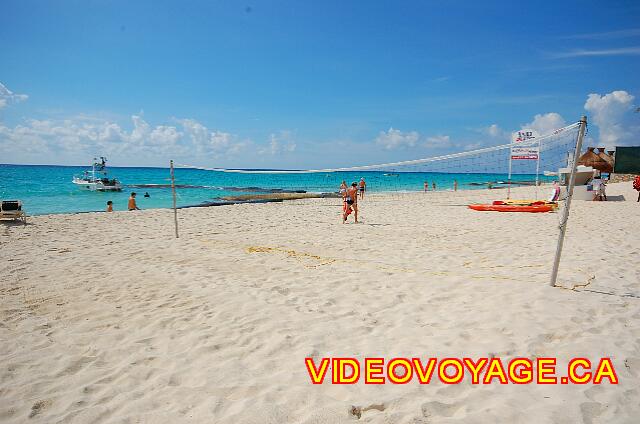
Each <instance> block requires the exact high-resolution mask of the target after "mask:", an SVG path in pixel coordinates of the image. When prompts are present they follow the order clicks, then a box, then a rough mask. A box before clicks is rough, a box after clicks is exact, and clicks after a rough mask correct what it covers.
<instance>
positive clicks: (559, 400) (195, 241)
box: [0, 183, 640, 423]
mask: <svg viewBox="0 0 640 424" xmlns="http://www.w3.org/2000/svg"><path fill="white" fill-rule="evenodd" d="M533 190H534V188H533V187H523V188H517V189H514V197H520V198H530V197H531V196H532V195H533ZM608 195H609V196H610V198H611V199H612V200H614V201H609V202H583V201H574V203H573V207H572V212H571V217H570V220H569V228H568V233H567V239H566V242H565V249H564V254H563V260H562V264H561V268H560V278H559V282H560V284H561V285H562V286H563V287H564V288H552V287H550V286H549V284H548V280H549V274H550V271H551V263H552V258H553V254H554V252H555V248H556V239H557V233H558V228H557V224H558V220H559V214H558V213H548V214H515V213H512V214H508V213H491V212H476V211H472V210H469V209H468V208H466V207H465V206H464V205H466V204H467V203H470V202H486V201H490V200H495V199H497V198H501V197H502V196H504V192H499V191H496V190H478V191H459V192H456V193H453V192H435V193H433V192H430V193H393V194H386V195H382V194H377V195H376V194H373V195H369V196H368V197H367V198H366V199H365V200H364V201H363V202H362V203H361V217H362V221H363V223H361V224H359V225H355V224H353V223H350V224H346V225H343V224H341V223H340V217H339V215H340V211H341V206H340V200H339V199H330V198H327V199H302V200H295V201H288V202H283V203H265V204H251V205H248V204H244V205H232V206H223V207H210V208H193V209H185V210H180V211H179V222H180V238H179V239H175V238H174V234H173V231H174V230H173V213H172V211H170V210H144V211H140V212H116V213H112V214H106V213H89V214H76V215H72V214H69V215H44V216H37V217H32V218H30V219H29V224H28V225H27V226H22V225H12V224H4V223H3V224H0V272H1V274H2V276H3V278H2V281H1V282H0V317H1V319H0V341H1V343H0V362H1V364H2V366H1V367H0V422H3V423H24V422H33V423H58V422H61V423H121V422H122V423H177V422H194V423H199V422H209V423H213V422H215V423H353V422H358V421H361V422H368V423H485V422H496V423H497V422H509V423H543V422H544V423H635V422H638V417H640V325H639V322H640V267H639V266H638V263H640V254H639V250H638V247H639V246H640V235H639V234H638V229H637V226H638V214H639V213H640V204H638V203H636V202H635V200H636V197H637V192H635V191H633V190H632V188H631V184H630V183H619V184H610V185H609V187H608ZM623 198H625V199H626V201H622V199H623ZM27 209H28V208H27ZM350 222H352V220H350ZM572 288H573V290H571V289H572ZM519 356H522V357H528V358H537V357H545V356H549V357H557V358H558V362H559V363H563V361H567V360H568V359H570V358H572V357H586V358H591V359H592V360H598V359H599V358H601V357H610V358H611V360H612V362H613V365H614V366H615V370H616V372H617V375H618V378H619V384H617V385H612V384H610V383H609V381H608V380H605V381H604V382H603V383H602V384H599V385H596V384H585V385H574V384H569V385H561V384H557V385H537V384H527V385H514V384H507V385H501V384H497V383H494V384H488V385H472V384H471V383H470V382H469V381H464V382H463V383H461V384H454V385H446V384H443V383H441V382H439V381H435V380H434V381H433V382H432V383H431V384H428V385H420V384H418V383H417V382H415V381H413V382H411V383H409V384H406V385H394V384H385V385H366V384H364V383H362V382H359V383H358V384H354V385H333V384H330V381H328V380H327V381H325V382H324V384H322V385H313V384H311V381H310V378H309V375H308V373H307V370H306V368H305V363H304V358H305V357H313V358H316V359H320V358H322V357H355V358H364V357H383V358H387V359H388V358H393V357H408V358H412V357H422V358H427V357H439V358H444V357H460V358H462V357H474V358H477V357H502V358H505V359H510V358H513V357H519Z"/></svg>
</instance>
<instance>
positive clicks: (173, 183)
mask: <svg viewBox="0 0 640 424" xmlns="http://www.w3.org/2000/svg"><path fill="white" fill-rule="evenodd" d="M169 169H170V171H171V194H172V195H173V221H174V223H175V226H176V238H179V236H178V209H177V208H176V177H175V175H174V173H173V160H171V161H169Z"/></svg>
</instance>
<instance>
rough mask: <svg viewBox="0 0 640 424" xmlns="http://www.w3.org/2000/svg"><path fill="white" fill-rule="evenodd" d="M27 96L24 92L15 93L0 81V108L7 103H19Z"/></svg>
mask: <svg viewBox="0 0 640 424" xmlns="http://www.w3.org/2000/svg"><path fill="white" fill-rule="evenodd" d="M28 98H29V96H27V95H26V94H15V93H13V92H12V91H11V90H9V89H8V88H7V87H6V86H5V85H4V84H2V83H1V82H0V109H2V108H4V107H5V106H7V105H8V104H9V103H19V102H23V101H25V100H27V99H28Z"/></svg>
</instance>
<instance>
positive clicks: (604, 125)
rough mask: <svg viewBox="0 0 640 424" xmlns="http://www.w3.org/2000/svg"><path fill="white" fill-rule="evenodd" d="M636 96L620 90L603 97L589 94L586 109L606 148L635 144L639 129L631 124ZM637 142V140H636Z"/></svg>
mask: <svg viewBox="0 0 640 424" xmlns="http://www.w3.org/2000/svg"><path fill="white" fill-rule="evenodd" d="M633 99H634V96H632V95H631V94H629V93H627V92H626V91H623V90H619V91H613V92H611V93H608V94H605V95H604V96H601V95H600V94H589V96H588V97H587V101H586V102H585V104H584V108H585V110H586V111H587V112H589V113H590V114H591V121H592V122H593V124H595V125H596V126H597V127H598V130H599V134H600V143H603V144H605V145H606V147H614V146H616V145H624V144H629V143H631V142H633V141H634V140H632V134H634V133H635V134H637V128H635V126H634V125H633V124H632V122H631V119H632V118H631V116H632V115H631V114H632V113H633V112H632V111H633ZM635 141H637V140H635Z"/></svg>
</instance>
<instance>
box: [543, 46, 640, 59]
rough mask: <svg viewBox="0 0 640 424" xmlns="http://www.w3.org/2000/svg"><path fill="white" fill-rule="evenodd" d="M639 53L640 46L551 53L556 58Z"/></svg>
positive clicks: (636, 54) (632, 54)
mask: <svg viewBox="0 0 640 424" xmlns="http://www.w3.org/2000/svg"><path fill="white" fill-rule="evenodd" d="M638 55H640V47H622V48H615V49H603V50H584V49H581V50H571V51H569V52H563V53H556V54H554V55H552V57H555V58H557V59H564V58H569V57H589V56H638Z"/></svg>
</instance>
